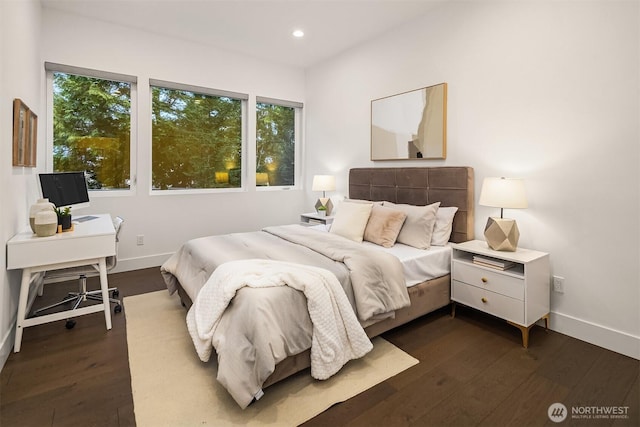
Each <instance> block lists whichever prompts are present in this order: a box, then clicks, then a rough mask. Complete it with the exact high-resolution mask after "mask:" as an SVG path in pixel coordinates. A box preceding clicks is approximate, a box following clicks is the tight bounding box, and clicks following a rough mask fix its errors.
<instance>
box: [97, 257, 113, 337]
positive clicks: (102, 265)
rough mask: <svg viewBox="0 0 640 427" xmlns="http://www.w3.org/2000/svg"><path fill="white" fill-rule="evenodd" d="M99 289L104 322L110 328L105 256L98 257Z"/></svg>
mask: <svg viewBox="0 0 640 427" xmlns="http://www.w3.org/2000/svg"><path fill="white" fill-rule="evenodd" d="M98 265H99V267H100V289H101V290H102V303H103V304H104V323H105V324H106V325H107V330H109V329H111V304H110V303H109V282H108V281H107V263H106V259H105V258H100V262H99V263H98Z"/></svg>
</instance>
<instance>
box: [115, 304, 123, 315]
mask: <svg viewBox="0 0 640 427" xmlns="http://www.w3.org/2000/svg"><path fill="white" fill-rule="evenodd" d="M121 311H122V306H121V305H120V304H118V305H116V306H115V307H113V312H114V313H120V312H121Z"/></svg>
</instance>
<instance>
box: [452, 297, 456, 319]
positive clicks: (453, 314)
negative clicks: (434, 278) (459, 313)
mask: <svg viewBox="0 0 640 427" xmlns="http://www.w3.org/2000/svg"><path fill="white" fill-rule="evenodd" d="M451 317H456V302H455V301H453V302H451Z"/></svg>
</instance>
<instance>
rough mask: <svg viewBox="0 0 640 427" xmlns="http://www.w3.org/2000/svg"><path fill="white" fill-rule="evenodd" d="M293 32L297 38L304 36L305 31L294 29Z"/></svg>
mask: <svg viewBox="0 0 640 427" xmlns="http://www.w3.org/2000/svg"><path fill="white" fill-rule="evenodd" d="M291 34H293V37H297V38H300V37H304V31H302V30H293V33H291Z"/></svg>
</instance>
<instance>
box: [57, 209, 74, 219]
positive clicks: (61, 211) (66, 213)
mask: <svg viewBox="0 0 640 427" xmlns="http://www.w3.org/2000/svg"><path fill="white" fill-rule="evenodd" d="M55 210H56V214H58V218H60V217H63V216H69V215H71V206H67V207H65V208H56V209H55Z"/></svg>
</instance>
